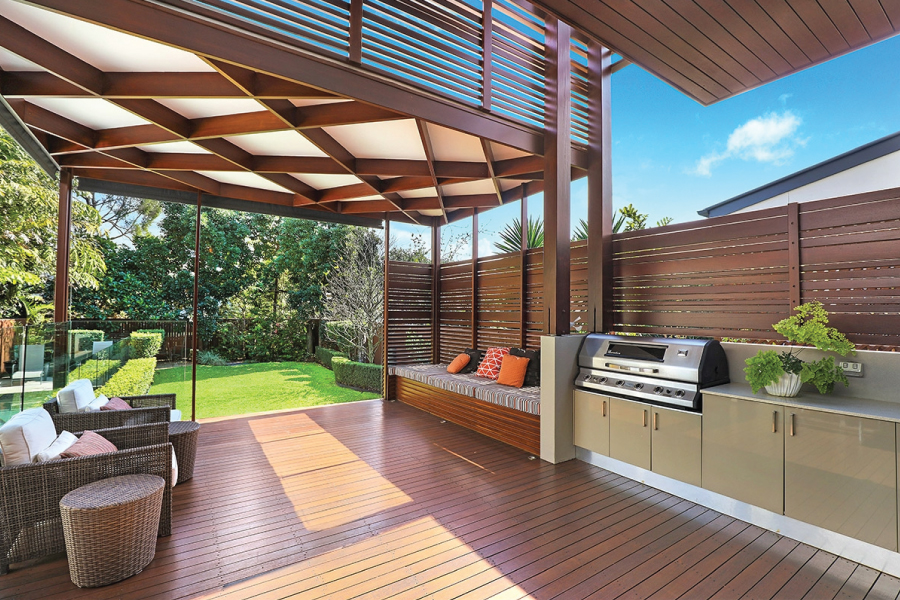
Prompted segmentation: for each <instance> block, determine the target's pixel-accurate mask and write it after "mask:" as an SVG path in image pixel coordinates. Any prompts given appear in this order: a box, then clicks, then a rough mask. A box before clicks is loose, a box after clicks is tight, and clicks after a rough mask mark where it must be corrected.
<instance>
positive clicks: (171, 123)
mask: <svg viewBox="0 0 900 600" xmlns="http://www.w3.org/2000/svg"><path fill="white" fill-rule="evenodd" d="M109 102H112V103H113V104H115V105H117V106H120V107H122V108H124V109H125V110H127V111H128V112H130V113H132V114H134V115H136V116H138V117H140V118H142V119H144V120H146V121H150V123H152V124H154V125H157V126H159V127H161V128H163V129H165V130H166V131H171V132H172V133H174V134H175V135H177V136H178V137H182V138H188V137H190V136H191V133H192V132H193V130H194V127H195V124H194V122H192V121H191V120H190V119H187V118H185V117H183V116H181V115H180V114H179V113H177V112H175V111H174V110H172V109H171V108H169V107H167V106H165V105H163V104H160V103H159V102H157V101H156V100H142V99H117V100H110V101H109Z"/></svg>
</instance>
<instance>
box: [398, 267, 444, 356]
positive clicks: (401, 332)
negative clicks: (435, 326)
mask: <svg viewBox="0 0 900 600" xmlns="http://www.w3.org/2000/svg"><path fill="white" fill-rule="evenodd" d="M431 273H432V271H431V265H430V264H421V263H409V262H401V261H393V260H392V261H390V263H389V264H388V297H387V301H388V308H387V319H388V323H387V325H388V328H387V329H388V333H387V337H388V339H387V362H388V364H389V365H409V364H420V363H426V364H427V363H430V362H431V349H432V345H431V343H432V323H433V319H432V314H431V287H432V276H431Z"/></svg>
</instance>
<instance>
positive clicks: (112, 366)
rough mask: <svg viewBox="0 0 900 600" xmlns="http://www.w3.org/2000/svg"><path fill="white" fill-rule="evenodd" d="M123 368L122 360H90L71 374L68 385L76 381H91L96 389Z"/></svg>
mask: <svg viewBox="0 0 900 600" xmlns="http://www.w3.org/2000/svg"><path fill="white" fill-rule="evenodd" d="M121 367H122V361H121V360H89V361H86V362H85V363H84V364H83V365H81V366H80V367H77V368H76V369H75V370H74V371H72V372H71V373H69V376H68V378H67V379H66V384H69V383H72V382H73V381H75V380H76V379H90V380H91V383H92V384H94V387H98V386H100V385H101V384H102V383H104V382H105V381H107V380H108V379H109V378H110V377H112V376H113V375H114V374H115V373H116V371H118V370H119V369H120V368H121Z"/></svg>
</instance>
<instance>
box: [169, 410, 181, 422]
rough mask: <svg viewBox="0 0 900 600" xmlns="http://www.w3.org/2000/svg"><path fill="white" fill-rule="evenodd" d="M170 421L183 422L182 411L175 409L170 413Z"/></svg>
mask: <svg viewBox="0 0 900 600" xmlns="http://www.w3.org/2000/svg"><path fill="white" fill-rule="evenodd" d="M169 420H170V421H180V420H181V411H180V410H178V409H177V408H173V409H172V410H170V411H169Z"/></svg>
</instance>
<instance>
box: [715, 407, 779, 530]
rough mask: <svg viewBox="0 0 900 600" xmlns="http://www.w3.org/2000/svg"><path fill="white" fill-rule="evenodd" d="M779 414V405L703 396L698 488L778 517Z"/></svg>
mask: <svg viewBox="0 0 900 600" xmlns="http://www.w3.org/2000/svg"><path fill="white" fill-rule="evenodd" d="M783 425H784V411H783V409H782V408H781V407H780V406H775V405H772V404H766V403H763V402H754V401H752V400H738V399H736V398H726V397H724V396H717V395H715V394H704V396H703V458H702V465H703V467H702V478H703V487H704V488H706V489H708V490H710V491H713V492H718V493H719V494H724V495H726V496H729V497H731V498H735V499H736V500H741V501H742V502H747V503H749V504H753V505H755V506H759V507H761V508H765V509H766V510H770V511H772V512H774V513H779V514H782V513H783V512H784V433H783V432H782V429H783Z"/></svg>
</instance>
